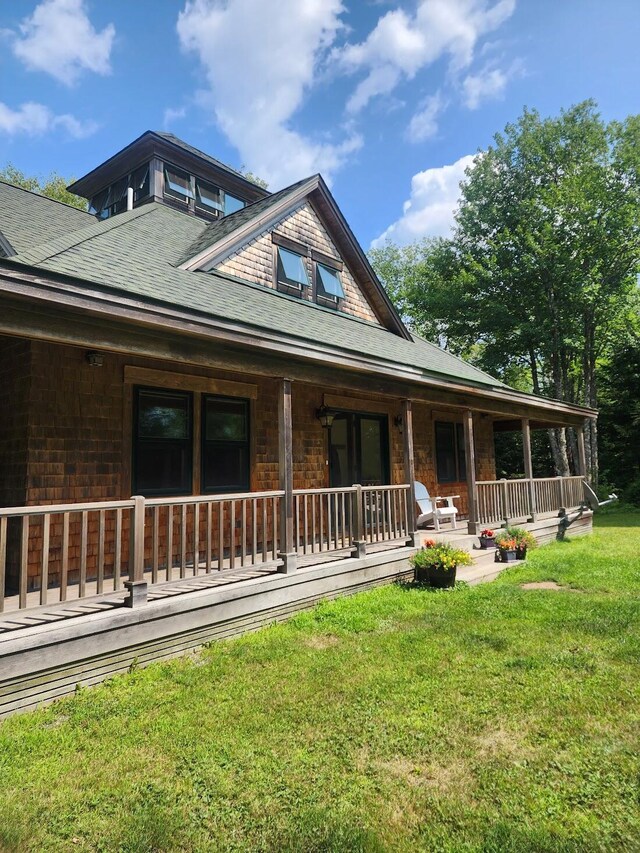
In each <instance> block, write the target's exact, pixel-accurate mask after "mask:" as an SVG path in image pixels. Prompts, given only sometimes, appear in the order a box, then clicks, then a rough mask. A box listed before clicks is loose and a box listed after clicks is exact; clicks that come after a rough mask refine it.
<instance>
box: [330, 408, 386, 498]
mask: <svg viewBox="0 0 640 853" xmlns="http://www.w3.org/2000/svg"><path fill="white" fill-rule="evenodd" d="M354 483H360V484H362V485H363V486H383V485H387V484H388V483H389V427H388V418H387V416H386V415H369V414H360V413H358V412H340V413H339V414H337V415H336V417H335V418H334V421H333V424H332V425H331V429H330V430H329V484H330V486H331V487H333V488H339V487H341V486H351V485H353V484H354Z"/></svg>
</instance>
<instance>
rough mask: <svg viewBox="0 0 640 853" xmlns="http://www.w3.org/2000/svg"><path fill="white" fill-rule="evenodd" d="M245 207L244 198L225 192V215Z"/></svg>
mask: <svg viewBox="0 0 640 853" xmlns="http://www.w3.org/2000/svg"><path fill="white" fill-rule="evenodd" d="M243 207H244V202H243V201H242V199H239V198H235V197H234V196H232V195H229V193H225V194H224V215H225V216H228V215H229V214H230V213H235V212H236V210H242V208H243Z"/></svg>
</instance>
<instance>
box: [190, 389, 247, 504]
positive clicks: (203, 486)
mask: <svg viewBox="0 0 640 853" xmlns="http://www.w3.org/2000/svg"><path fill="white" fill-rule="evenodd" d="M209 400H223V401H225V402H233V403H243V404H244V408H245V413H246V415H245V417H246V430H245V433H246V437H245V438H244V439H243V440H242V441H238V440H236V439H208V438H207V402H208V401H209ZM200 408H201V412H200V418H201V426H200V491H201V492H202V494H203V495H224V494H234V493H236V492H249V491H251V400H250V399H249V398H248V397H230V396H228V395H223V394H202V398H201V405H200ZM211 446H215V447H216V448H217V449H218V451H220V450H224V448H225V447H233V448H238V447H242V448H243V449H244V451H245V454H246V460H245V479H244V480H243V481H242V482H238V485H237V486H229V487H227V488H222V487H220V486H215V487H212V488H209V487H208V486H207V478H206V464H207V458H208V457H207V450H208V448H209V447H211ZM239 479H240V478H239Z"/></svg>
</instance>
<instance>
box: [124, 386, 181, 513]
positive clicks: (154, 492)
mask: <svg viewBox="0 0 640 853" xmlns="http://www.w3.org/2000/svg"><path fill="white" fill-rule="evenodd" d="M142 394H155V395H157V396H158V397H169V396H173V397H177V398H179V399H184V400H186V401H187V415H188V429H187V437H186V438H181V439H176V438H157V437H156V438H148V437H141V436H140V434H139V431H140V430H139V427H140V417H139V415H140V397H141V395H142ZM193 409H194V406H193V393H192V392H191V391H180V390H174V389H172V388H158V387H152V386H146V385H136V386H134V389H133V429H132V444H131V483H132V490H133V494H135V495H144V496H145V497H154V498H159V497H178V496H181V495H190V494H192V493H193ZM152 443H153V444H167V445H168V446H172V447H175V446H176V445H178V444H179V445H182V446H183V448H184V449H185V451H186V455H187V458H186V463H185V471H186V473H187V481H186V482H183V483H180V485H179V486H175V487H167V488H161V489H148V488H145V487H144V486H141V485H140V482H139V480H140V476H139V472H138V461H139V456H140V448H139V445H140V444H152Z"/></svg>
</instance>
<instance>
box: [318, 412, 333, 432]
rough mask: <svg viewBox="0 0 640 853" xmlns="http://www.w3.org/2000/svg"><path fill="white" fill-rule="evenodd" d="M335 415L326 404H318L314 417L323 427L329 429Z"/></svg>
mask: <svg viewBox="0 0 640 853" xmlns="http://www.w3.org/2000/svg"><path fill="white" fill-rule="evenodd" d="M335 416H336V413H335V412H332V411H331V409H328V408H327V407H326V406H320V408H319V409H318V410H317V411H316V417H317V418H318V420H319V421H320V423H321V424H322V426H323V427H324V428H325V429H329V428H330V427H331V424H332V423H333V419H334V418H335Z"/></svg>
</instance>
